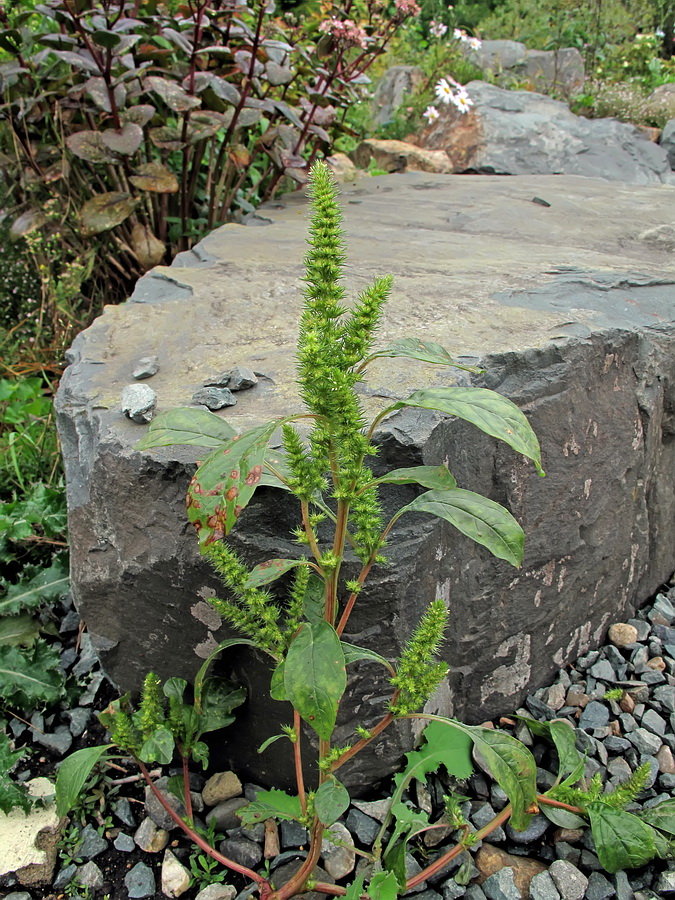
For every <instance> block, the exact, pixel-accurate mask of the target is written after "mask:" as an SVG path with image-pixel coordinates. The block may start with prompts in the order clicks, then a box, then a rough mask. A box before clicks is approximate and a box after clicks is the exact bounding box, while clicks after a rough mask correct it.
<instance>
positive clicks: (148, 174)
mask: <svg viewBox="0 0 675 900" xmlns="http://www.w3.org/2000/svg"><path fill="white" fill-rule="evenodd" d="M129 181H130V182H131V183H132V184H133V185H134V187H137V188H138V189H139V190H141V191H152V192H153V193H155V194H175V193H176V192H177V191H178V179H177V178H176V176H175V175H174V174H173V172H171V171H170V170H169V169H167V168H166V166H163V165H162V164H161V163H158V162H149V163H143V165H141V166H139V167H138V168H137V169H136V174H135V175H130V176H129ZM181 411H185V412H206V413H207V415H210V416H213V413H209V412H208V410H195V409H193V410H190V409H183V410H177V409H174V410H171V411H170V413H164V415H165V416H166V415H170V414H171V413H176V412H181ZM158 418H159V417H158ZM214 418H216V419H218V416H214ZM218 421H219V422H220V421H222V420H221V419H218ZM155 422H156V420H155ZM155 422H153V423H152V424H153V425H154V424H155ZM228 437H231V435H228ZM204 446H206V445H204Z"/></svg>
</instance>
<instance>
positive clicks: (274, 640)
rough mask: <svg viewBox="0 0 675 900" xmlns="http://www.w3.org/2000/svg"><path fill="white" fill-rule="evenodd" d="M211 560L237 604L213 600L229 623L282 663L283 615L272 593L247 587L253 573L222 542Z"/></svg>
mask: <svg viewBox="0 0 675 900" xmlns="http://www.w3.org/2000/svg"><path fill="white" fill-rule="evenodd" d="M208 557H209V559H210V561H211V563H212V564H213V567H214V568H215V570H216V571H217V572H218V574H219V575H220V577H221V578H222V580H223V583H224V584H225V586H226V587H227V588H228V589H229V590H230V591H231V592H232V594H233V595H234V597H235V599H234V600H220V599H218V598H217V597H212V598H210V599H209V603H210V604H211V606H212V607H213V608H214V609H215V610H216V612H218V613H219V614H220V615H221V616H222V617H223V619H225V621H226V622H229V623H230V624H231V625H234V626H235V627H236V628H237V629H239V631H241V632H242V634H245V635H247V636H248V637H250V638H252V639H253V640H254V641H255V642H256V643H257V644H258V646H259V647H260V648H261V649H262V650H265V651H267V653H269V654H270V655H271V656H273V657H274V658H275V659H281V656H282V650H283V647H284V638H283V634H282V632H281V629H280V627H279V618H280V611H279V608H278V607H277V606H276V604H275V603H274V602H273V601H272V597H271V595H270V593H269V592H268V591H263V590H261V589H260V588H252V587H248V588H247V587H245V584H246V581H247V580H248V577H249V574H250V573H249V570H248V569H247V568H246V566H245V565H244V564H243V563H242V562H241V560H240V559H239V558H238V557H237V554H236V553H235V552H234V550H232V548H231V547H228V546H227V544H225V543H223V542H222V541H218V542H216V543H215V544H211V546H210V547H209V549H208Z"/></svg>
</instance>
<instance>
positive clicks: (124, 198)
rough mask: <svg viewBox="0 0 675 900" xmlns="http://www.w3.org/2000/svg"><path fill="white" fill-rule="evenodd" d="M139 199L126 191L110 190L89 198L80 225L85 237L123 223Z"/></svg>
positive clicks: (81, 213) (81, 215)
mask: <svg viewBox="0 0 675 900" xmlns="http://www.w3.org/2000/svg"><path fill="white" fill-rule="evenodd" d="M137 203H138V201H137V200H136V198H135V197H132V196H131V194H127V193H125V192H124V191H109V192H108V193H106V194H97V195H96V196H95V197H92V198H91V200H87V202H86V203H85V204H84V206H83V207H82V209H81V210H80V227H81V229H82V233H83V235H84V236H85V237H92V236H93V235H95V234H101V233H102V232H104V231H110V230H111V229H113V228H116V227H117V226H118V225H121V224H122V222H124V220H125V219H128V218H129V216H130V215H131V214H132V212H133V211H134V210H135V209H136V205H137Z"/></svg>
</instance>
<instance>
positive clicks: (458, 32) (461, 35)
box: [452, 28, 483, 50]
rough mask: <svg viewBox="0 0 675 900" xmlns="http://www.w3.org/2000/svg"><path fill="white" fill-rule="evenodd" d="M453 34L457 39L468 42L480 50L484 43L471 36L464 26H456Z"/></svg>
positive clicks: (464, 42)
mask: <svg viewBox="0 0 675 900" xmlns="http://www.w3.org/2000/svg"><path fill="white" fill-rule="evenodd" d="M452 36H453V37H454V39H455V40H456V41H461V42H462V43H463V44H468V45H469V47H471V49H472V50H480V47H481V45H482V43H483V42H482V41H480V40H479V39H478V38H475V37H469V35H468V34H467V33H466V31H464V29H463V28H455V30H454V31H453V33H452Z"/></svg>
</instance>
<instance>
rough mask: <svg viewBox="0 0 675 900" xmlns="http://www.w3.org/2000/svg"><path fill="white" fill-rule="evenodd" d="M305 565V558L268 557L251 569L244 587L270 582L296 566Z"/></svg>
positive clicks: (258, 585) (259, 585) (260, 585)
mask: <svg viewBox="0 0 675 900" xmlns="http://www.w3.org/2000/svg"><path fill="white" fill-rule="evenodd" d="M306 565H307V560H306V559H268V560H267V561H266V562H264V563H260V565H258V566H256V567H255V569H252V570H251V573H250V574H249V576H248V578H247V579H246V583H245V584H244V588H253V587H262V585H263V584H270V582H272V581H276V580H277V578H281V576H282V575H284V574H285V573H286V572H289V571H290V570H291V569H294V568H295V567H296V566H306Z"/></svg>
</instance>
